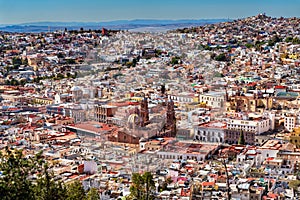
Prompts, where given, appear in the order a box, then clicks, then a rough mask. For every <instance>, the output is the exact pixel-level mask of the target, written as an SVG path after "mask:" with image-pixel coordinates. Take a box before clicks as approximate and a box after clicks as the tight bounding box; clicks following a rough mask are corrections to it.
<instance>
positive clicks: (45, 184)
mask: <svg viewBox="0 0 300 200" xmlns="http://www.w3.org/2000/svg"><path fill="white" fill-rule="evenodd" d="M42 170H43V173H41V174H39V179H38V180H37V184H36V187H35V189H34V191H35V199H37V200H56V199H66V197H67V196H66V187H65V185H64V184H63V183H62V182H56V181H54V179H53V177H54V176H53V175H52V174H50V173H49V168H48V165H47V163H45V164H44V166H43V169H42Z"/></svg>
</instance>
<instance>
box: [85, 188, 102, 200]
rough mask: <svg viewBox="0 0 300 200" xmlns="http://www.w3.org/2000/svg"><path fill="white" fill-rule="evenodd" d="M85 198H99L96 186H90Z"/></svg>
mask: <svg viewBox="0 0 300 200" xmlns="http://www.w3.org/2000/svg"><path fill="white" fill-rule="evenodd" d="M86 199H87V200H100V195H99V192H98V190H97V189H96V188H91V189H90V190H89V191H88V193H87V197H86Z"/></svg>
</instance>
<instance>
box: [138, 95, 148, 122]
mask: <svg viewBox="0 0 300 200" xmlns="http://www.w3.org/2000/svg"><path fill="white" fill-rule="evenodd" d="M140 118H141V127H145V126H146V125H147V124H149V109H148V99H147V98H146V97H144V98H143V100H142V101H141V111H140Z"/></svg>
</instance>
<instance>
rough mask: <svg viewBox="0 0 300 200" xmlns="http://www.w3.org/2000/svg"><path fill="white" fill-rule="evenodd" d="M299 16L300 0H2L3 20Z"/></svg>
mask: <svg viewBox="0 0 300 200" xmlns="http://www.w3.org/2000/svg"><path fill="white" fill-rule="evenodd" d="M259 13H266V14H267V15H268V16H272V17H281V16H283V17H300V0H0V24H19V23H26V22H45V21H55V22H58V21H61V22H102V21H113V20H132V19H227V18H230V19H237V18H244V17H248V16H254V15H257V14H259Z"/></svg>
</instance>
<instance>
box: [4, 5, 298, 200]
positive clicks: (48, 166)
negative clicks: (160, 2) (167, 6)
mask: <svg viewBox="0 0 300 200" xmlns="http://www.w3.org/2000/svg"><path fill="white" fill-rule="evenodd" d="M155 2H156V0H155ZM176 2H177V1H176ZM276 2H277V1H276ZM1 4H3V5H4V3H2V2H1V3H0V6H1ZM203 4H204V3H203ZM295 7H298V8H299V5H298V3H295ZM163 8H164V7H163ZM0 10H1V8H0ZM274 10H275V8H274ZM259 11H260V10H259ZM299 11H300V10H299ZM145 12H146V11H145ZM157 12H159V11H157ZM216 12H217V11H216ZM146 14H148V12H147V13H146ZM192 14H193V13H191V17H190V19H191V18H195V16H192ZM212 14H213V13H212ZM299 14H300V12H299V13H298V15H296V16H277V15H276V16H274V14H273V13H272V16H270V15H269V14H268V13H265V12H262V13H255V14H253V15H246V16H244V15H243V16H241V17H235V16H234V15H232V16H230V17H229V18H228V17H227V16H223V17H222V16H219V15H218V16H217V14H216V17H217V19H216V18H214V19H213V18H212V19H211V20H208V19H207V18H206V20H179V21H173V22H172V20H174V19H173V18H172V19H170V20H161V21H160V20H157V19H156V18H155V20H157V21H155V20H154V22H149V21H150V20H149V21H148V22H147V23H146V22H145V21H147V20H140V21H144V22H145V23H144V24H141V22H140V21H139V23H136V24H134V25H132V24H130V25H129V24H127V25H125V22H123V23H124V24H123V25H122V22H120V24H118V26H112V27H110V26H109V25H108V26H107V27H105V26H100V25H97V23H98V22H93V25H92V26H90V25H86V26H85V25H84V23H87V20H90V19H84V20H83V22H82V23H81V24H79V25H78V24H76V25H74V24H75V22H74V23H73V25H72V28H71V26H64V23H58V22H57V24H58V25H55V23H52V25H51V26H50V25H49V26H47V23H46V24H43V25H41V26H42V27H41V26H39V27H35V26H34V25H30V28H28V27H26V26H25V28H24V27H23V28H21V29H19V27H18V29H15V30H14V29H11V28H12V27H11V24H21V23H24V22H23V21H18V22H17V21H5V20H6V18H5V17H3V16H2V15H1V14H0V22H1V24H5V27H9V29H5V30H4V29H3V27H4V26H0V196H1V199H70V200H71V199H72V200H76V199H87V200H88V199H89V200H97V199H101V200H113V199H116V200H131V199H132V200H149V199H153V200H156V199H157V200H159V199H161V200H175V199H176V200H177V199H178V200H198V199H199V200H210V199H214V200H218V199H221V200H228V199H229V200H230V199H231V200H250V199H251V200H279V199H291V200H296V199H299V198H300V79H299V78H300V17H299V16H300V15H299ZM91 15H92V14H91ZM155 15H158V13H155V12H154V13H153V16H155ZM145 16H146V17H147V15H145ZM21 17H23V16H21ZM130 17H131V16H126V17H124V19H126V20H128V18H130ZM142 17H143V15H141V17H140V18H142ZM231 17H232V18H231ZM1 18H3V20H4V22H2V20H1ZM53 19H54V18H53ZM63 19H64V18H62V20H63ZM203 19H205V17H203ZM26 20H27V19H26ZM46 20H49V19H48V18H45V19H44V21H46ZM55 20H56V18H55ZM74 20H75V21H76V20H78V19H74ZM113 20H115V19H113V18H112V20H111V21H113ZM129 20H130V19H129ZM176 20H178V18H177V19H176ZM137 21H138V20H137ZM5 22H7V23H5ZM30 22H32V21H30ZM49 23H50V22H49ZM65 23H71V20H67V21H66V22H65ZM111 23H112V22H111ZM118 23H119V22H118ZM126 23H127V22H126ZM130 23H133V22H132V21H130ZM41 24H42V23H41ZM87 24H88V23H87ZM112 24H113V23H112ZM22 26H23V25H22ZM128 27H130V28H128ZM14 28H15V27H14ZM37 28H39V29H37Z"/></svg>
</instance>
